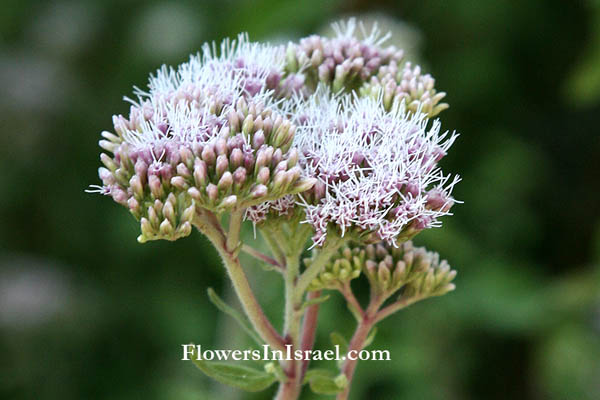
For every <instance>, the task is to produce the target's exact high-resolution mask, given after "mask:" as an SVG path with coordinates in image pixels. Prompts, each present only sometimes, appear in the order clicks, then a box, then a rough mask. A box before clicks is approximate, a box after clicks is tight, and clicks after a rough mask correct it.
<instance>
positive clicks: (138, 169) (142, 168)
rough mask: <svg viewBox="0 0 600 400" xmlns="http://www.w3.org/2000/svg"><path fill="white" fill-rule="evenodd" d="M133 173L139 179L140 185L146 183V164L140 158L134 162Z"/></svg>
mask: <svg viewBox="0 0 600 400" xmlns="http://www.w3.org/2000/svg"><path fill="white" fill-rule="evenodd" d="M134 169H135V173H136V175H137V176H139V177H140V181H141V182H142V184H145V183H146V175H147V174H148V164H146V162H145V161H144V160H142V159H141V158H140V159H138V160H137V161H136V162H135V167H134Z"/></svg>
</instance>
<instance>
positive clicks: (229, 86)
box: [96, 36, 314, 241]
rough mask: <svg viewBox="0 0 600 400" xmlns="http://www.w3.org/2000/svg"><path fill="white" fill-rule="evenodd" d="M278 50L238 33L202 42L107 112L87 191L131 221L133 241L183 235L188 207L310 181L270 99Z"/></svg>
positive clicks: (253, 199) (269, 195)
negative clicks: (136, 227)
mask: <svg viewBox="0 0 600 400" xmlns="http://www.w3.org/2000/svg"><path fill="white" fill-rule="evenodd" d="M282 57H283V53H282V49H281V48H271V47H269V46H264V45H259V44H251V43H248V42H247V40H246V39H245V37H244V36H241V37H240V38H239V42H233V43H229V42H227V41H226V42H225V43H224V44H223V46H222V49H221V52H220V55H217V54H216V51H215V50H214V49H212V48H210V47H207V46H206V47H205V48H204V51H203V53H202V54H201V55H200V54H199V55H197V56H193V57H191V58H190V61H189V62H188V63H185V64H182V65H181V66H180V67H179V68H178V69H177V70H172V69H171V70H168V69H166V68H163V69H161V70H160V71H159V72H158V73H157V75H156V76H153V77H151V79H150V84H149V91H148V92H147V93H146V92H142V91H141V90H139V89H138V90H137V91H136V94H137V95H138V101H136V102H133V101H132V103H133V105H132V107H131V111H130V114H129V118H125V117H123V116H115V117H114V118H113V122H114V128H115V133H109V132H104V133H103V136H104V138H105V139H104V140H101V141H100V146H101V147H102V148H103V149H105V150H106V151H107V152H108V153H112V156H111V155H109V154H106V153H103V154H102V155H101V160H102V162H103V164H104V167H103V168H100V170H99V175H100V178H101V179H102V183H103V186H101V187H97V189H96V190H97V191H100V192H101V193H104V194H107V195H111V196H112V197H113V199H114V200H115V201H116V202H118V203H120V204H123V205H125V206H128V207H129V209H130V210H131V212H132V213H133V215H134V216H135V217H136V218H138V219H140V222H141V224H142V235H141V236H140V241H145V240H149V239H170V240H175V239H177V238H179V237H181V236H185V235H187V234H189V232H190V226H189V224H190V218H191V215H192V216H193V212H192V211H193V210H194V207H202V208H206V209H209V210H212V211H215V212H222V211H225V210H229V209H232V208H235V207H237V208H246V207H249V206H252V205H255V204H259V203H261V202H264V201H267V200H275V199H277V198H279V197H282V196H285V195H288V194H293V193H298V192H302V191H305V190H307V189H308V188H310V187H311V186H312V184H313V183H314V179H311V178H306V177H304V175H303V171H302V170H301V169H300V167H299V166H297V165H296V164H297V161H298V152H297V151H296V150H295V149H293V148H291V145H292V141H293V137H294V133H295V130H296V126H295V125H294V124H293V123H292V122H291V121H290V119H289V118H287V117H286V115H285V114H284V113H282V112H281V111H280V110H279V108H280V107H279V105H278V104H277V103H276V102H275V100H274V96H273V91H274V90H273V89H272V88H275V87H278V85H279V80H280V79H281V71H282V66H283V64H282ZM175 199H176V201H175ZM182 207H183V208H182ZM190 210H192V211H190ZM169 225H170V226H169Z"/></svg>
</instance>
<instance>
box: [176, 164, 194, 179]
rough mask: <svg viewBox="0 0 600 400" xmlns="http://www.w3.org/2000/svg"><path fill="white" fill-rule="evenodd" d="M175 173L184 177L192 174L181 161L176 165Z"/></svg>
mask: <svg viewBox="0 0 600 400" xmlns="http://www.w3.org/2000/svg"><path fill="white" fill-rule="evenodd" d="M177 175H180V176H182V177H184V178H189V177H190V176H192V174H190V170H189V169H188V167H187V166H186V165H185V164H183V163H180V164H178V165H177Z"/></svg>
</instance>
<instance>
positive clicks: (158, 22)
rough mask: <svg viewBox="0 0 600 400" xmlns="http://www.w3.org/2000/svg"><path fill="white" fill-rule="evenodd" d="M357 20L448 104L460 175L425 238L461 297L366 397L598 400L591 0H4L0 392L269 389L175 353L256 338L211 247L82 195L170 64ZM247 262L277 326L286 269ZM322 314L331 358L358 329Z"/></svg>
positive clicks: (414, 328) (400, 352)
mask: <svg viewBox="0 0 600 400" xmlns="http://www.w3.org/2000/svg"><path fill="white" fill-rule="evenodd" d="M348 16H358V17H360V18H362V19H365V20H367V21H374V20H377V21H378V22H379V24H380V26H381V27H382V28H383V29H384V30H390V31H392V33H393V34H394V37H393V39H392V42H393V43H395V44H398V45H401V46H403V47H405V48H406V49H407V51H408V52H409V54H410V55H409V58H411V59H412V60H415V61H418V62H419V63H421V64H422V65H423V66H424V68H425V70H426V71H427V72H431V73H432V74H433V75H434V76H435V77H436V79H437V87H438V88H439V89H441V90H444V91H446V92H447V93H448V97H447V101H448V102H449V103H450V105H451V108H450V109H449V110H448V111H445V112H444V113H443V114H442V119H443V126H444V127H445V128H446V129H452V130H453V129H456V130H458V131H459V132H460V133H461V136H460V138H459V140H458V141H457V143H456V144H455V146H454V147H453V149H452V151H451V152H450V155H449V156H448V157H447V159H446V160H445V161H444V168H445V170H446V171H453V172H457V173H460V174H461V175H462V176H463V179H464V180H463V182H462V183H461V184H459V185H458V186H457V188H456V191H455V195H456V197H457V198H458V199H461V200H463V201H464V204H463V205H459V206H456V207H455V209H454V210H455V216H454V217H450V218H446V220H445V226H444V228H442V229H438V230H431V231H429V232H427V233H424V234H422V235H420V236H419V237H417V239H416V242H417V244H425V245H427V246H429V247H431V248H432V249H436V250H438V251H439V252H440V253H441V255H442V256H443V257H445V258H447V259H448V260H449V261H450V263H451V264H452V265H453V266H454V267H455V268H456V269H457V270H458V271H459V275H458V278H457V280H456V283H457V290H456V291H455V292H453V293H451V294H449V295H447V296H445V297H443V298H437V299H432V300H428V301H425V302H423V303H420V304H417V305H415V306H413V307H411V308H409V309H408V310H406V311H405V312H403V313H401V314H398V315H396V316H394V317H393V318H390V319H388V320H386V321H385V322H384V323H383V324H382V326H380V329H379V333H378V336H377V337H376V339H375V342H374V344H373V347H374V348H379V349H383V348H387V349H389V350H390V351H391V354H392V361H388V362H383V361H382V362H363V363H362V364H359V368H358V373H357V378H356V380H355V382H354V394H353V399H367V398H369V399H378V400H379V399H383V400H388V399H389V400H401V399H484V398H485V399H506V398H510V399H549V400H559V399H560V400H562V399H569V400H572V399H599V398H600V216H599V209H600V129H599V122H598V116H599V115H600V1H598V0H588V1H575V0H572V1H561V0H526V1H520V2H516V1H475V0H451V1H449V0H407V1H384V0H370V1H362V0H354V1H345V2H342V1H328V2H325V1H322V0H303V1H301V2H300V1H295V0H291V1H290V0H258V1H249V0H247V1H235V0H220V1H216V0H215V1H191V0H190V1H181V2H164V3H160V2H154V1H153V2H144V3H142V2H135V1H115V0H113V1H104V0H103V1H101V0H96V1H76V0H65V1H59V2H54V1H45V2H40V1H28V0H4V1H3V2H2V12H1V13H0V88H1V89H0V91H1V95H0V121H1V127H2V133H1V134H0V194H1V195H0V354H1V356H0V398H3V399H17V400H21V399H22V400H25V399H44V400H45V399H61V400H70V399H91V400H94V399H111V400H120V399H145V400H154V399H177V400H187V399H190V400H191V399H200V400H202V399H214V398H219V399H221V400H235V399H267V398H270V395H271V393H268V394H264V393H263V394H245V393H240V392H238V391H236V390H232V389H229V388H226V387H223V386H221V385H219V384H216V383H213V382H212V381H210V380H209V379H208V378H206V377H205V376H204V375H202V374H201V373H200V371H198V370H196V369H195V368H194V367H193V366H192V365H191V364H188V363H186V362H183V361H180V358H181V348H180V345H181V344H182V343H189V342H192V341H193V342H196V343H201V344H203V345H204V346H205V347H211V348H245V346H247V345H248V344H249V343H250V342H249V341H248V339H247V338H246V337H244V335H243V334H242V333H241V332H240V331H239V329H237V327H236V326H235V324H234V323H233V322H232V321H230V320H228V319H227V317H223V316H221V315H219V314H218V313H217V311H216V310H215V309H214V307H213V306H212V305H211V304H210V303H209V301H208V299H207V296H206V289H207V288H208V287H214V288H215V289H216V290H217V291H218V292H219V293H220V294H221V295H222V296H223V297H225V298H227V299H228V300H229V301H230V302H231V303H234V304H235V298H234V297H233V295H232V293H231V288H230V285H229V284H228V283H227V282H226V281H225V280H224V271H223V269H222V267H221V266H220V265H219V262H218V260H217V258H216V254H215V251H214V250H213V249H212V248H211V247H210V246H209V245H208V243H207V241H206V240H205V239H204V238H203V237H202V236H201V235H200V234H198V233H197V232H196V233H193V234H192V235H191V237H189V238H186V239H184V240H180V241H178V242H175V243H167V242H156V243H148V244H144V245H140V244H138V243H137V242H136V240H135V238H136V236H137V230H138V225H137V223H136V222H135V221H134V220H133V218H131V217H130V216H129V215H128V213H127V211H126V210H125V209H124V208H122V207H119V206H118V205H116V204H115V203H113V202H112V201H111V200H110V199H108V198H103V197H102V196H98V195H89V194H85V193H84V189H85V188H86V187H87V186H88V185H89V184H94V183H98V178H97V175H96V170H97V167H98V166H99V165H100V164H99V160H98V155H99V148H98V146H97V141H98V139H99V134H100V132H101V131H102V130H104V129H110V128H111V115H112V114H114V113H125V112H127V110H128V105H127V104H126V103H124V102H123V101H122V96H123V95H125V94H130V93H131V87H132V85H138V86H140V87H143V86H144V85H145V84H146V81H147V76H148V73H149V72H151V71H154V70H155V69H157V68H158V67H160V65H161V64H163V63H168V64H175V63H179V62H182V61H185V59H186V58H187V56H188V54H189V53H192V52H195V51H197V50H198V49H199V47H200V46H201V44H202V43H203V42H205V41H211V40H221V39H222V38H223V37H226V36H234V35H235V34H236V33H237V32H239V31H248V32H249V33H250V35H251V38H253V39H256V40H270V41H273V42H285V41H287V40H295V39H297V38H299V37H303V36H306V35H308V34H310V33H313V32H323V31H325V30H327V27H328V24H329V23H330V22H331V21H332V20H336V19H339V18H346V17H348ZM246 233H247V234H248V237H249V238H251V229H250V228H249V229H248V232H246ZM248 270H249V272H250V274H251V275H252V280H253V284H254V285H255V287H257V288H259V289H258V292H259V293H258V296H259V298H260V300H261V301H262V302H263V303H264V304H265V308H266V309H267V312H268V313H269V314H270V315H272V316H273V318H274V320H275V321H276V324H280V323H281V320H280V317H279V313H280V309H281V307H282V298H281V294H280V293H281V284H280V282H278V278H277V277H276V276H275V275H272V273H271V274H269V273H267V272H264V271H262V269H261V268H260V267H258V266H256V265H252V264H251V263H249V265H248ZM278 318H279V319H278ZM320 321H321V334H320V336H319V337H318V343H317V347H319V348H322V349H326V348H329V346H330V344H329V343H328V338H327V334H326V332H328V331H330V330H333V329H336V330H338V331H340V332H342V333H344V334H346V335H350V334H351V332H352V328H353V326H352V319H351V316H350V314H349V313H348V312H347V311H346V310H345V309H344V306H343V304H342V302H341V301H339V299H337V298H334V299H332V300H330V301H329V302H328V303H327V304H326V305H325V306H324V307H323V308H322V314H321V317H320ZM307 392H308V391H307ZM316 398H317V397H316V396H314V395H311V394H309V393H305V396H304V397H303V399H316Z"/></svg>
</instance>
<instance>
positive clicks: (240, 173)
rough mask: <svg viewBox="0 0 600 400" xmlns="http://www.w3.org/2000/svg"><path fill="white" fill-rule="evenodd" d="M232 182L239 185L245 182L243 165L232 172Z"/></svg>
mask: <svg viewBox="0 0 600 400" xmlns="http://www.w3.org/2000/svg"><path fill="white" fill-rule="evenodd" d="M233 182H234V183H235V184H236V185H237V186H241V185H242V184H243V183H244V182H246V169H245V168H244V167H239V168H238V169H236V170H235V172H234V173H233Z"/></svg>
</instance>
